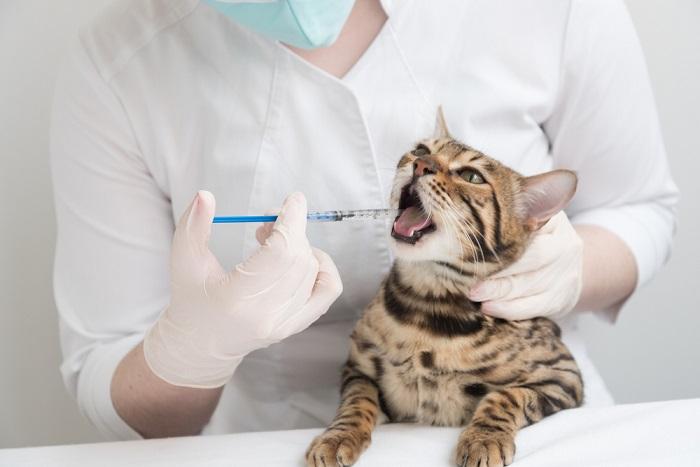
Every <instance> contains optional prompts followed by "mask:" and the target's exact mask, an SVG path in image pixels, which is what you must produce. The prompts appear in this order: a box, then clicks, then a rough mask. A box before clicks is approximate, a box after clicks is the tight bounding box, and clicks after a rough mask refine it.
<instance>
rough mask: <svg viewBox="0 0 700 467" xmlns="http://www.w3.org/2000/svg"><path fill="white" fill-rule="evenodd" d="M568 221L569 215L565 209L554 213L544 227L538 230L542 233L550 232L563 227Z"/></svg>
mask: <svg viewBox="0 0 700 467" xmlns="http://www.w3.org/2000/svg"><path fill="white" fill-rule="evenodd" d="M565 221H568V217H567V215H566V213H565V212H564V211H559V212H558V213H556V214H555V215H553V216H552V217H551V218H550V219H549V220H548V221H547V222H546V223H545V224H544V225H543V226H542V227H540V228H539V230H538V231H537V232H538V233H540V234H549V233H552V232H554V231H555V230H557V229H558V228H560V227H561V224H562V223H563V222H565Z"/></svg>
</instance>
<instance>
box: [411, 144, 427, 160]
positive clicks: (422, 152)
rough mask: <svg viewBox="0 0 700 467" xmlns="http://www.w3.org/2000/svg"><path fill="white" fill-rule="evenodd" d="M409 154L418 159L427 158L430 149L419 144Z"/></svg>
mask: <svg viewBox="0 0 700 467" xmlns="http://www.w3.org/2000/svg"><path fill="white" fill-rule="evenodd" d="M411 154H413V155H414V156H418V157H423V156H427V155H428V154H430V149H429V148H428V146H426V145H425V144H419V145H418V146H416V149H414V150H413V151H411Z"/></svg>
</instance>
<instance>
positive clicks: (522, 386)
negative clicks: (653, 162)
mask: <svg viewBox="0 0 700 467" xmlns="http://www.w3.org/2000/svg"><path fill="white" fill-rule="evenodd" d="M576 184H577V177H576V175H575V174H574V173H573V172H571V171H567V170H555V171H551V172H547V173H544V174H540V175H536V176H532V177H523V176H521V175H520V174H518V173H517V172H515V171H514V170H511V169H510V168H508V167H506V166H504V165H503V164H501V163H499V162H498V161H496V160H494V159H491V158H490V157H487V156H486V155H485V154H483V153H481V152H479V151H476V150H474V149H472V148H470V147H468V146H466V145H464V144H462V143H460V142H459V141H457V140H455V139H454V138H452V137H451V136H450V133H449V131H448V129H447V126H446V125H445V119H444V116H443V115H442V111H441V110H438V124H437V126H436V134H435V135H434V137H433V138H430V139H426V140H423V141H421V142H420V143H418V145H417V146H415V148H413V150H412V151H410V152H409V153H407V154H405V155H404V156H403V157H402V158H401V160H400V161H399V163H398V167H397V172H396V176H395V180H394V186H393V189H392V194H391V206H392V207H393V208H399V209H401V210H402V211H401V214H400V216H399V217H397V218H396V220H395V221H394V225H393V228H392V233H391V236H392V243H393V245H392V248H393V250H394V252H395V256H396V260H395V262H394V264H393V266H392V268H391V271H390V272H389V274H388V276H387V277H386V278H385V279H384V281H383V283H382V285H381V288H380V290H379V292H378V294H377V295H376V296H375V298H374V299H373V300H372V301H371V303H370V304H369V305H368V306H367V308H366V309H365V311H364V314H363V316H362V317H361V318H360V320H359V321H358V322H357V324H356V326H355V328H354V330H353V332H352V335H351V339H350V341H351V345H350V354H349V358H348V360H347V362H346V364H345V366H344V369H343V371H342V385H341V390H340V392H341V403H340V406H339V408H338V410H337V413H336V416H335V419H334V420H333V422H332V423H331V425H330V426H329V427H328V428H327V429H326V431H325V432H324V433H322V434H321V435H319V436H317V437H316V438H315V439H314V440H313V442H312V443H311V445H310V447H309V448H308V450H307V452H306V461H307V464H308V465H309V466H314V467H321V466H324V467H331V466H335V465H339V466H349V465H352V464H354V463H355V462H356V461H357V459H358V458H359V456H360V454H361V453H362V452H363V451H364V450H365V449H366V448H367V447H368V446H369V444H370V440H371V433H372V430H373V428H374V426H375V425H376V424H377V423H378V422H380V421H381V420H380V419H383V418H386V419H388V421H391V422H416V423H423V424H431V425H439V426H465V429H464V430H463V431H462V433H461V435H460V437H459V441H458V444H457V449H456V454H455V462H456V464H457V465H458V466H468V467H477V466H489V467H492V466H502V465H508V464H510V463H511V462H512V460H513V456H514V454H515V442H514V440H515V435H516V433H517V431H518V430H519V429H520V428H522V427H525V426H527V425H530V424H532V423H535V422H537V421H539V420H541V419H542V418H543V417H546V416H548V415H550V414H553V413H555V412H558V411H560V410H563V409H567V408H573V407H577V406H579V405H580V404H581V403H582V401H583V381H582V379H581V374H580V371H579V369H578V367H577V365H576V362H575V361H574V359H573V357H572V356H571V354H570V352H569V351H568V349H567V348H566V346H565V345H564V344H563V343H562V341H561V339H560V335H561V333H560V329H559V327H558V326H557V324H555V323H554V322H553V321H550V320H549V319H546V318H535V319H531V320H523V321H506V320H503V319H498V318H493V317H490V316H487V315H485V314H482V313H481V312H480V311H479V308H480V304H479V303H475V302H472V301H470V300H469V299H468V298H467V296H466V292H467V291H468V290H469V288H470V287H471V286H472V285H474V284H475V283H476V282H478V281H480V280H483V279H484V278H486V277H488V276H489V275H490V274H493V273H495V272H497V271H500V270H502V269H503V268H505V267H507V266H508V265H510V264H512V263H513V262H514V261H516V260H517V259H518V258H519V257H520V256H521V255H522V253H523V252H524V250H525V249H526V248H527V246H528V243H529V241H530V239H531V238H532V235H533V233H534V232H535V231H536V230H537V229H538V228H539V227H541V226H542V225H544V223H546V222H547V220H548V219H549V218H551V217H552V216H553V215H554V214H556V213H557V212H558V211H560V210H561V209H563V208H564V207H565V206H566V204H567V203H568V202H569V200H570V199H571V197H572V196H573V194H574V192H575V190H576Z"/></svg>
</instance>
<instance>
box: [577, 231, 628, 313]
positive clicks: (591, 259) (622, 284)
mask: <svg viewBox="0 0 700 467" xmlns="http://www.w3.org/2000/svg"><path fill="white" fill-rule="evenodd" d="M576 232H577V233H578V234H579V236H580V237H581V239H582V240H583V287H582V289H581V296H580V298H579V301H578V303H577V304H576V307H575V308H574V310H575V311H586V310H610V309H617V308H619V307H620V306H621V305H622V303H624V302H625V301H626V300H627V298H629V296H630V295H631V294H632V292H634V288H635V285H636V284H637V264H636V262H635V259H634V256H633V254H632V252H631V251H630V249H629V247H628V246H627V245H626V244H625V242H624V241H623V240H622V239H621V238H620V237H618V236H617V235H615V234H613V233H611V232H610V231H608V230H606V229H604V228H602V227H598V226H595V225H579V226H577V227H576Z"/></svg>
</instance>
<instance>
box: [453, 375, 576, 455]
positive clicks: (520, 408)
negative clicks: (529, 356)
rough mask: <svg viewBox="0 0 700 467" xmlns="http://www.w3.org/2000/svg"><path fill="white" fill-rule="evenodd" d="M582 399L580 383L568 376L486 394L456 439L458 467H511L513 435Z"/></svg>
mask: <svg viewBox="0 0 700 467" xmlns="http://www.w3.org/2000/svg"><path fill="white" fill-rule="evenodd" d="M561 375H563V376H561ZM567 378H568V379H569V380H568V381H567ZM582 398H583V388H582V385H581V379H580V377H579V376H578V375H577V374H576V375H574V376H571V374H570V373H560V374H554V375H550V377H549V378H548V379H544V380H533V381H530V382H528V384H525V385H522V386H518V387H510V388H504V389H501V390H499V391H493V392H489V393H488V394H487V395H486V396H485V397H484V398H483V399H481V401H479V404H478V405H477V407H476V411H475V412H474V416H473V417H472V419H471V421H470V422H469V425H467V428H466V429H465V430H464V431H463V432H462V434H461V435H460V437H459V443H458V445H457V455H456V459H455V460H456V462H457V465H458V466H460V467H484V466H485V467H503V466H505V465H508V464H510V463H511V462H513V456H514V455H515V435H516V434H517V432H518V430H519V429H520V428H522V427H525V426H528V425H531V424H533V423H535V422H537V421H539V420H541V419H542V418H544V417H546V416H548V415H551V414H553V413H555V412H558V411H560V410H563V409H567V408H572V407H576V406H578V405H580V404H581V400H582Z"/></svg>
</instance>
